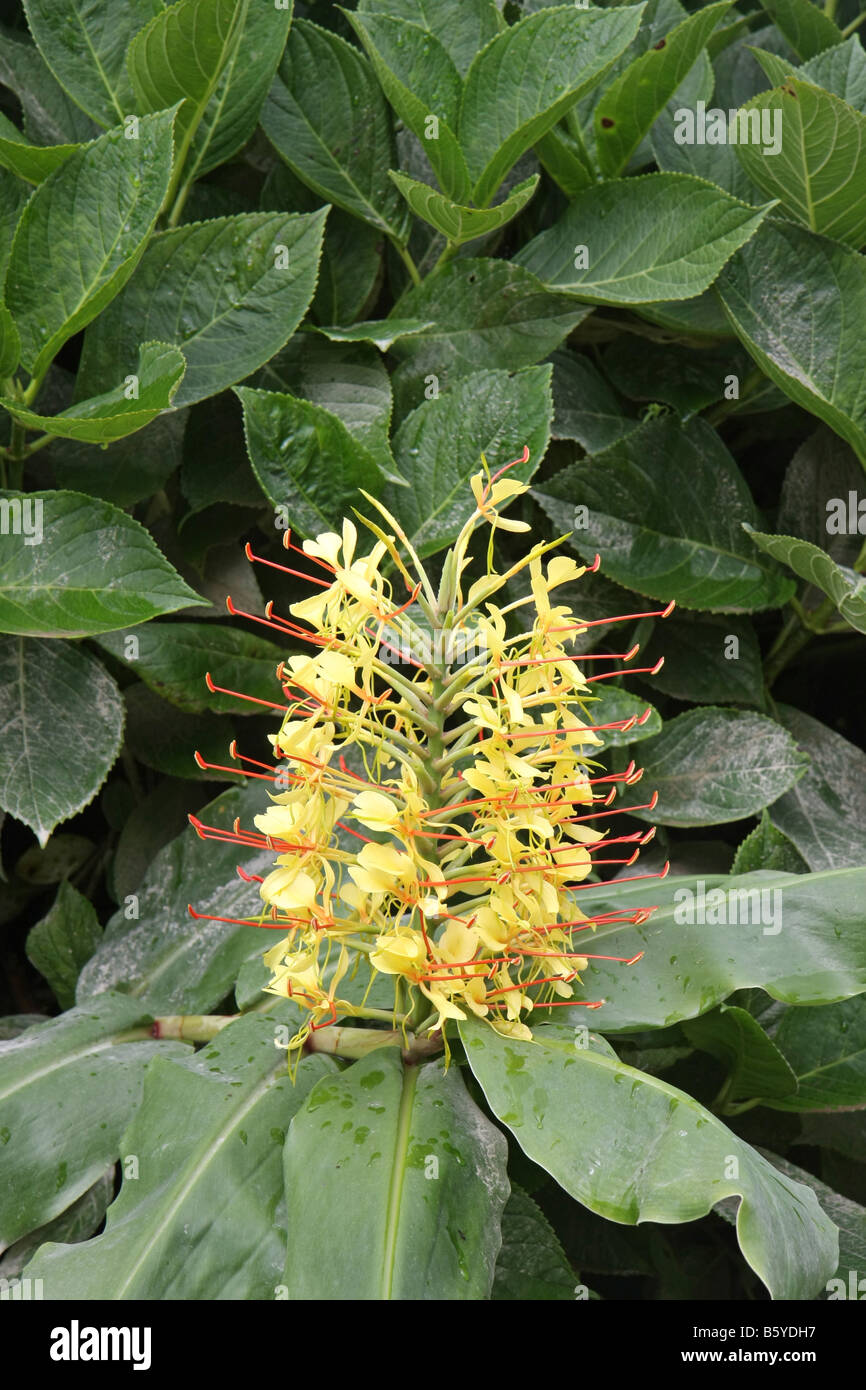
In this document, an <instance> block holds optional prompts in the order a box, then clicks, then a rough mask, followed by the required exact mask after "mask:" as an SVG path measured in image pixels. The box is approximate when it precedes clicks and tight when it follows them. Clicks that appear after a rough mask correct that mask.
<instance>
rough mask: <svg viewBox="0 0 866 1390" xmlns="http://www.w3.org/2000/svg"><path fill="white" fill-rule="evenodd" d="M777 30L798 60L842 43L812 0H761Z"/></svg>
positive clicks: (837, 33) (829, 20)
mask: <svg viewBox="0 0 866 1390" xmlns="http://www.w3.org/2000/svg"><path fill="white" fill-rule="evenodd" d="M761 4H762V5H763V7H764V9H765V10H766V11H767V14H768V15H769V16H770V18H771V19H772V20H773V23H774V24H775V25H776V27H777V29H779V31H780V32H781V33H782V34H784V35H785V38H786V39H787V40H788V42H789V44H790V45H791V47H792V48H793V50H794V52H795V53H796V54H797V56H798V57H800V58H814V57H815V55H816V54H818V53H823V51H824V49H825V48H833V47H835V45H836V44H838V43H841V42H842V34H841V31H840V30H839V28H838V27H837V26H836V25H835V24H834V23H833V21H832V19H830V18H829V16H827V15H826V14H825V13H824V11H823V10H822V9H821V7H820V6H819V5H815V4H813V3H812V0H761Z"/></svg>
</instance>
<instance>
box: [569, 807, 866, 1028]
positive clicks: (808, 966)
mask: <svg viewBox="0 0 866 1390" xmlns="http://www.w3.org/2000/svg"><path fill="white" fill-rule="evenodd" d="M631 799H632V798H630V800H631ZM864 891H866V869H836V870H831V871H829V872H826V873H817V874H802V873H798V874H790V873H785V872H781V871H779V870H773V871H772V872H771V873H766V872H764V873H757V874H745V875H740V876H730V877H725V876H723V875H720V874H707V875H705V876H703V877H701V878H697V879H695V878H687V877H683V876H676V877H674V878H671V879H667V880H666V881H665V882H663V883H661V882H651V881H649V880H646V881H641V882H634V883H628V882H623V883H617V882H616V881H613V882H611V883H607V884H602V885H599V886H597V887H592V888H587V889H585V890H583V889H582V890H581V891H580V897H579V902H578V905H579V907H580V908H581V909H582V910H583V911H584V912H585V913H587V914H588V915H589V916H590V917H594V916H597V915H600V914H606V913H608V912H615V913H616V914H617V915H618V916H620V917H625V916H630V915H633V914H634V913H635V912H637V911H638V910H639V909H641V908H644V909H646V908H650V907H653V908H654V909H655V910H654V911H653V913H652V916H651V917H650V918H649V921H647V922H646V923H644V924H643V925H642V926H632V925H628V924H626V925H622V924H617V923H614V924H612V925H605V924H603V923H602V924H601V925H599V926H598V928H597V930H596V932H595V933H594V934H593V945H595V943H596V942H599V943H602V942H603V944H600V945H599V947H598V949H599V950H600V951H603V952H606V953H610V954H614V955H621V956H625V957H626V958H631V957H632V956H634V955H635V954H636V952H638V951H641V950H643V951H644V952H645V955H644V958H643V959H642V960H640V961H638V963H637V964H636V965H633V966H623V965H617V964H608V963H607V962H605V961H599V960H592V961H590V965H589V969H588V971H587V972H586V973H585V975H584V983H583V987H582V988H583V989H584V990H586V993H587V995H588V997H590V998H592V999H601V998H603V999H604V1005H603V1007H602V1008H601V1009H599V1011H598V1014H597V1015H596V1020H595V1021H596V1022H597V1024H598V1026H599V1027H602V1028H603V1029H604V1031H605V1033H617V1032H622V1031H625V1032H633V1031H634V1030H636V1029H642V1028H663V1027H668V1026H669V1025H671V1024H673V1023H677V1022H679V1021H680V1020H682V1019H686V1018H694V1017H695V1016H696V1015H697V1014H700V1013H705V1012H706V1010H707V1009H711V1008H713V1007H714V1005H716V1004H721V1003H722V1002H723V1001H724V1000H725V999H727V997H728V996H729V995H730V994H732V993H733V991H734V990H737V989H746V988H749V987H757V988H760V989H763V990H766V992H767V993H768V994H770V995H772V997H773V998H774V999H781V1000H784V1002H785V1003H788V1004H799V1005H802V1004H828V1003H833V1002H835V1001H836V1000H838V999H845V998H848V997H850V996H852V995H856V994H861V993H863V992H864V990H866V933H864V924H863V909H862V895H863V892H864ZM584 1013H585V1010H582V1009H575V1011H574V1014H573V1015H572V1017H573V1018H574V1019H575V1022H577V1023H580V1022H582V1021H583V1018H582V1015H583V1014H584Z"/></svg>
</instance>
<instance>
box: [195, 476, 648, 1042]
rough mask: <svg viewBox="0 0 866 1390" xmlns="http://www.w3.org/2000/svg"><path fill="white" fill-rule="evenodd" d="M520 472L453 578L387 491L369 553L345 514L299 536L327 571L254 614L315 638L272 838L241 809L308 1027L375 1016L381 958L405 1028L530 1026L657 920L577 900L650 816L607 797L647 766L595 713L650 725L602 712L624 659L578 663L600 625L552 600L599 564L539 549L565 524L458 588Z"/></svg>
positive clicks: (283, 973) (476, 520) (496, 485)
mask: <svg viewBox="0 0 866 1390" xmlns="http://www.w3.org/2000/svg"><path fill="white" fill-rule="evenodd" d="M527 458H528V454H527V453H524V457H523V459H522V460H515V463H518V462H525V461H526V459H527ZM511 467H513V464H509V465H507V466H506V468H505V469H501V470H500V471H499V473H498V474H496V475H494V477H493V478H491V477H490V476H489V475H488V474H487V471H486V465H485V468H484V469H483V470H482V471H481V472H479V473H478V474H476V476H475V477H474V478H473V479H472V480H471V490H472V496H473V498H474V501H475V504H476V505H475V510H474V511H473V512H472V514H471V515H470V517H469V519H468V521H467V522H466V524H465V525H464V526H463V529H462V530H461V532H460V534H459V536H458V538H457V540H456V542H455V545H454V547H453V548H452V549H451V550H450V551H449V552H448V553H447V554H446V556H445V560H444V564H443V566H442V572H441V581H440V583H439V588H438V593H437V592H436V590H435V588H434V585H433V582H432V580H431V577H430V575H429V574H428V573H427V571H426V570H425V569H424V567H423V565H422V563H421V561H420V559H419V557H418V556H417V554H416V553H415V551H414V549H413V547H412V545H411V543H410V542H409V540H408V538H407V537H406V536H405V534H404V533H403V531H402V529H401V527H400V525H399V523H398V522H397V521H396V520H395V518H394V517H393V516H391V515H390V513H389V512H388V511H387V510H386V509H385V508H384V507H383V506H382V505H381V504H380V503H378V502H376V501H375V499H373V498H369V499H368V500H369V501H370V503H371V504H372V505H373V506H375V507H376V508H377V510H378V512H379V513H380V517H381V521H382V522H383V523H384V527H383V526H382V525H381V524H380V522H379V521H378V520H377V521H366V522H365V524H366V525H367V527H368V528H369V530H370V531H371V532H372V533H373V536H374V538H375V543H374V544H373V546H372V548H371V549H370V550H369V551H368V552H367V553H366V554H359V553H358V549H359V547H358V531H357V528H356V527H355V525H354V523H353V522H351V521H345V522H344V523H343V527H342V532H341V533H340V534H337V533H336V532H328V533H326V534H324V535H321V536H318V537H316V539H315V540H306V541H304V543H303V547H302V548H300V547H298V546H295V545H294V544H293V542H292V540H291V536H290V535H287V536H286V537H285V544H286V547H287V548H288V549H290V550H294V551H296V552H297V553H298V554H300V555H303V556H306V557H307V559H308V562H309V563H311V564H312V565H313V566H314V567H315V570H316V574H315V576H312V575H311V578H312V579H314V582H315V584H316V585H317V586H318V587H317V591H316V593H315V594H313V595H312V597H311V598H309V599H304V600H302V601H301V602H299V603H295V604H293V605H292V607H291V610H290V612H291V617H290V618H289V617H287V618H280V617H278V616H276V615H275V614H274V613H273V610H272V608H271V606H270V605H269V607H268V616H267V618H266V619H257V620H256V621H264V622H266V623H267V624H268V625H269V626H270V627H271V628H272V629H274V630H276V631H277V632H278V633H280V634H281V635H282V636H284V637H290V638H292V639H294V640H295V641H301V642H304V643H306V644H307V645H308V646H309V647H310V648H311V651H310V652H309V653H308V654H305V655H299V654H296V655H292V656H289V657H287V659H286V660H285V661H284V662H283V663H281V665H280V668H279V670H278V672H277V676H278V679H279V682H280V685H281V687H282V691H283V695H284V697H285V702H284V703H283V704H282V705H281V706H279V707H280V708H281V709H282V710H283V712H284V718H283V721H282V725H281V727H280V729H279V731H278V733H277V734H276V735H275V736H274V737H273V739H272V742H273V748H274V756H275V758H276V759H277V767H278V772H277V773H276V774H275V779H274V780H275V781H276V782H277V783H278V785H279V787H281V788H282V790H281V791H275V792H274V795H273V797H272V804H271V805H270V806H269V807H267V808H266V809H263V811H262V813H261V814H260V815H258V816H256V818H255V825H256V831H257V832H258V833H256V832H252V831H244V830H241V829H240V828H239V827H236V830H235V832H234V838H235V839H236V840H237V841H238V843H240V844H243V845H258V846H262V845H264V846H268V847H270V848H271V849H272V850H273V851H274V854H275V856H276V864H275V867H274V868H273V870H272V871H271V872H270V873H269V874H267V876H266V877H265V878H264V879H263V880H262V881H261V882H260V887H259V893H260V897H261V899H262V901H263V903H264V909H263V910H262V911H261V912H260V915H259V918H258V921H259V923H260V924H261V925H262V926H267V927H269V928H272V929H277V930H280V929H282V931H283V932H284V939H283V940H281V941H280V942H279V943H278V944H277V945H275V946H273V947H272V948H271V949H270V950H269V951H268V952H267V953H266V955H265V961H266V964H267V965H268V967H269V968H270V970H271V972H272V975H271V980H270V984H269V986H268V988H269V989H270V990H271V992H273V993H275V994H277V995H280V996H282V997H288V998H291V999H294V1000H295V1001H296V1002H297V1003H298V1004H300V1005H301V1006H302V1007H303V1008H304V1009H306V1010H307V1011H308V1015H309V1021H308V1022H307V1023H306V1024H305V1025H304V1026H303V1027H302V1028H301V1030H300V1032H299V1033H298V1035H297V1036H296V1038H295V1039H294V1040H293V1045H300V1044H302V1043H303V1042H304V1041H305V1040H306V1038H307V1037H308V1036H309V1034H310V1032H312V1031H315V1030H317V1029H319V1028H322V1027H324V1026H326V1025H327V1024H330V1023H333V1022H335V1021H336V1019H337V1017H339V1016H353V1015H354V1016H359V1017H362V1018H364V1017H366V1018H381V1017H382V1011H381V1010H372V1009H369V1008H367V1006H366V1004H365V1002H364V1000H365V994H364V982H365V981H366V982H367V984H368V985H369V983H370V981H371V980H372V978H375V976H377V975H378V976H381V977H384V978H386V979H388V980H389V981H391V982H392V985H393V989H394V1014H393V1019H394V1022H395V1026H396V1024H397V1023H399V1024H401V1025H402V1026H403V1027H404V1028H406V1027H411V1028H412V1029H413V1030H414V1031H415V1032H416V1033H417V1032H419V1031H420V1032H427V1033H430V1034H436V1033H438V1032H439V1031H444V1029H445V1028H446V1026H447V1024H448V1022H449V1020H459V1019H465V1018H467V1017H468V1016H469V1015H474V1016H476V1017H479V1018H483V1019H485V1020H486V1021H487V1022H488V1023H489V1024H490V1026H491V1027H492V1028H494V1029H496V1030H497V1031H499V1032H500V1033H504V1034H507V1035H508V1036H511V1037H517V1038H524V1039H525V1038H530V1037H531V1036H532V1034H531V1029H530V1026H529V1020H531V1019H535V1018H537V1017H545V1016H547V1015H546V1012H545V1011H547V1010H549V1009H553V1008H559V1007H571V1008H574V1007H575V1006H577V1005H583V1006H584V1007H587V1008H596V1007H598V1006H599V1004H600V1003H601V1002H603V1001H599V1000H587V999H584V998H582V997H581V972H583V971H584V970H585V969H586V968H587V962H588V960H589V959H591V958H592V953H590V952H587V951H586V950H585V949H583V946H582V943H583V941H584V940H585V939H586V938H585V937H580V938H579V939H580V941H581V948H580V949H578V947H577V945H576V941H575V938H576V937H577V936H578V934H579V933H586V932H591V931H593V930H594V929H595V927H596V926H597V925H598V923H599V922H604V923H605V924H609V923H611V922H618V923H619V922H622V923H625V922H637V921H642V920H644V919H645V917H646V916H647V915H648V911H647V909H643V910H642V911H640V912H638V913H633V914H631V915H628V914H625V913H607V914H604V915H603V916H601V917H591V916H588V915H586V914H585V913H584V912H582V911H581V909H580V907H579V905H578V903H579V887H580V885H581V884H582V883H585V882H586V880H587V879H588V878H589V876H590V874H592V873H593V872H594V869H595V866H596V864H598V863H605V864H631V863H632V862H633V861H634V859H635V858H636V857H637V854H638V852H639V849H640V846H641V845H642V844H643V843H645V842H646V841H647V840H648V839H649V838H651V836H652V834H653V832H652V830H649V831H646V832H635V833H633V834H628V835H620V836H611V834H610V829H609V827H610V825H611V823H612V820H611V818H612V817H614V816H615V815H618V814H621V813H623V812H626V811H628V810H630V809H633V808H632V807H631V806H630V805H628V804H626V805H622V806H620V807H616V808H614V809H610V802H611V801H612V800H613V798H614V796H615V795H616V794H617V793H622V792H623V791H625V790H626V789H627V788H629V787H630V786H632V785H633V784H634V783H635V782H636V781H637V780H638V778H639V776H640V773H639V772H638V771H636V769H635V768H634V764H631V765H630V766H629V767H628V768H627V769H626V770H625V771H624V772H621V773H609V774H606V775H605V774H604V772H603V770H602V769H600V768H599V765H598V763H597V762H596V761H595V760H594V758H593V754H594V753H595V751H596V750H597V749H598V747H599V745H600V743H601V742H602V741H601V740H600V739H599V737H598V733H599V731H600V730H604V729H613V728H615V729H627V728H629V727H631V726H632V725H633V724H634V723H635V722H636V720H635V719H634V718H632V719H627V720H619V721H616V722H615V723H613V724H606V725H604V724H597V723H595V722H594V720H593V707H594V702H595V699H596V697H595V695H594V684H593V683H594V682H595V681H597V680H599V679H600V678H604V676H605V675H608V674H611V675H616V674H618V673H619V668H615V669H614V670H612V671H611V672H603V673H599V672H598V668H597V666H596V665H595V664H593V667H592V672H593V673H592V675H589V676H587V675H584V673H583V670H582V669H581V662H580V660H579V659H577V658H576V657H575V655H574V651H573V648H574V642H575V639H576V638H577V637H578V635H579V634H581V633H583V632H585V631H586V629H587V627H589V626H591V624H590V623H588V622H582V621H581V619H580V618H579V616H576V615H575V613H574V612H573V611H572V609H571V607H569V606H568V605H566V604H564V603H560V602H558V601H557V599H556V598H552V597H551V595H552V594H553V592H554V590H556V589H558V588H560V587H561V586H562V585H563V584H566V583H568V584H571V583H573V582H574V581H576V580H579V579H580V577H581V576H582V575H583V574H584V573H585V572H586V566H581V565H579V564H578V563H577V561H575V560H574V559H573V558H572V557H570V556H567V555H561V554H559V555H553V556H552V557H551V558H549V559H545V557H546V555H547V552H549V551H550V550H552V549H555V547H556V546H557V545H559V544H560V543H561V542H560V541H555V542H552V543H550V542H543V543H539V544H536V545H534V546H533V547H532V548H531V549H530V550H529V551H528V553H527V554H526V555H524V557H523V558H522V559H521V560H519V561H518V562H517V563H516V564H512V565H511V566H510V568H509V569H508V570H507V571H505V572H504V573H500V572H498V571H497V570H496V569H495V567H494V564H493V557H492V548H491V546H489V545H488V550H487V572H486V574H484V575H483V576H482V577H481V578H480V579H476V580H475V581H474V582H473V583H472V584H471V585H470V587H469V589H468V592H467V593H466V594H465V595H464V592H463V585H462V581H463V575H464V572H465V570H466V568H467V566H468V565H469V564H470V556H469V553H468V547H469V544H470V542H471V539H472V536H473V534H474V532H475V531H476V529H477V528H478V527H479V526H486V527H489V528H490V532H489V535H490V538H491V540H492V535H493V531H494V530H495V529H497V528H498V529H503V530H510V531H512V532H517V531H523V530H527V529H528V527H527V526H526V524H525V523H524V522H515V521H510V520H503V518H502V517H501V516H500V513H499V507H500V506H502V505H507V504H508V503H509V502H511V501H512V500H514V498H516V497H518V496H520V495H521V494H522V493H524V492H526V490H527V489H526V485H525V484H522V483H519V482H515V481H513V480H512V479H509V478H503V477H502V474H503V473H505V472H507V470H508V469H509V468H511ZM365 495H366V494H365ZM362 520H363V518H362ZM247 553H248V555H249V558H251V559H256V558H257V557H255V556H254V555H253V554H252V552H251V551H250V550H249V547H248V548H247ZM386 560H387V562H388V564H389V566H390V575H393V581H392V578H391V577H389V574H386V573H385V572H384V565H385V562H386ZM267 563H272V562H267ZM597 567H598V557H596V561H595V563H594V565H593V566H591V567H590V568H591V569H596V568H597ZM525 568H528V570H529V581H530V585H529V587H530V592H529V594H528V595H527V596H526V597H525V598H523V599H519V600H517V601H516V602H512V603H509V604H508V605H506V607H504V608H502V607H499V606H497V604H496V603H495V602H494V595H495V594H497V593H498V592H500V591H501V590H502V588H503V586H504V585H505V583H506V582H507V580H509V579H510V578H512V577H513V576H514V575H515V574H517V573H518V572H519V571H520V570H522V569H525ZM291 572H292V573H297V571H296V570H292V571H291ZM394 583H402V585H403V586H404V588H405V594H401V595H399V596H398V595H395V593H394V591H393V585H394ZM557 598H558V596H557ZM672 607H673V605H672V604H671V605H669V606H668V607H667V608H666V609H664V610H662V611H661V612H660V613H658V614H653V615H652V616H660V617H665V616H667V614H668V613H669V612H670V611H671V609H672ZM230 609H231V611H237V610H235V609H234V608H232V607H231V605H230ZM245 616H248V617H252V616H253V615H245ZM642 616H645V615H643V614H630V615H628V617H629V618H638V617H642ZM646 616H649V615H646ZM509 619H510V621H509ZM605 621H606V622H611V621H613V622H616V621H617V620H616V619H614V620H610V619H606V620H605ZM510 628H513V629H514V631H513V633H511V632H510ZM636 650H637V648H634V649H633V650H632V651H630V652H627V653H616V654H613V656H612V657H611V659H617V658H618V659H620V660H624V659H631V658H632V657H633V656H634V655H635V652H636ZM591 659H592V661H593V663H595V662H597V661H598V660H603V659H604V658H603V657H599V656H598V655H597V654H595V653H593V656H592V658H591ZM213 688H218V687H213ZM274 703H275V704H276V701H275V702H274ZM233 756H237V755H236V754H234V752H233ZM199 761H201V760H199ZM242 761H249V762H253V761H255V760H252V759H246V760H242ZM259 766H263V765H262V764H259ZM248 775H251V776H257V777H262V773H261V772H257V773H250V772H248ZM652 804H654V802H649V803H644V805H652ZM598 807H603V808H604V809H597V808H598ZM638 809H642V808H638ZM193 824H194V825H195V827H196V829H197V830H198V832H199V834H201V835H203V836H209V835H212V836H213V837H214V838H220V839H224V838H226V837H227V833H226V832H224V831H217V830H214V829H212V828H211V827H208V826H204V825H202V824H201V822H199V821H198V820H196V819H195V818H193ZM229 838H231V837H229ZM611 850H612V851H613V855H612V856H611V857H605V858H604V859H601V860H599V859H598V858H597V856H598V855H599V853H600V852H605V853H608V852H609V851H611ZM617 851H619V853H617ZM239 872H241V874H242V876H243V877H245V878H248V877H249V876H248V875H246V874H245V873H244V872H243V871H242V870H239ZM664 872H666V868H665V870H663V871H662V875H661V876H663V875H664ZM655 876H656V875H645V877H655ZM638 877H640V875H638ZM650 910H651V909H650ZM195 915H198V914H195ZM220 920H225V919H220ZM246 920H254V914H253V913H252V912H251V917H250V919H246ZM605 958H606V959H611V957H605ZM616 959H620V958H616ZM636 959H638V957H635V958H634V960H636ZM625 963H627V964H632V963H633V960H632V961H627V962H625ZM359 966H360V984H358V983H357V981H358V979H359V970H358V967H359ZM350 984H351V986H352V987H351V988H350ZM341 989H342V992H343V993H344V994H345V995H346V996H351V997H345V998H343V997H341Z"/></svg>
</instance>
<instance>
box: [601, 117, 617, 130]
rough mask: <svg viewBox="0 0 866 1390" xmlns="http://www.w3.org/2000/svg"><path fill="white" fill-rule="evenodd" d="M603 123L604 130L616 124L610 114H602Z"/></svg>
mask: <svg viewBox="0 0 866 1390" xmlns="http://www.w3.org/2000/svg"><path fill="white" fill-rule="evenodd" d="M601 124H602V128H603V129H604V130H610V128H611V126H612V125H613V124H614V122H613V121H612V120H611V119H610V116H602V118H601Z"/></svg>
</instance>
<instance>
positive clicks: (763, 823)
mask: <svg viewBox="0 0 866 1390" xmlns="http://www.w3.org/2000/svg"><path fill="white" fill-rule="evenodd" d="M810 776H811V769H810V770H809V771H808V772H807V773H806V778H808V777H810ZM801 780H805V778H804V779H801ZM784 799H785V798H784V797H782V800H783V801H784ZM756 869H778V870H779V871H780V872H781V873H786V874H805V873H808V872H809V866H808V864H807V863H806V861H805V859H803V857H802V856H801V855H800V854H799V853H798V851H797V850H796V849H795V848H794V845H793V843H792V841H791V840H789V839H788V837H787V835H783V834H782V832H781V830H777V829H776V827H775V826H774V824H773V822H772V821H771V820H770V816H769V812H768V811H767V810H766V809H765V810H763V811H762V812H761V819H760V822H759V824H758V825H757V826H756V827H755V829H754V830H753V831H751V832H750V834H748V835H747V836H746V838H745V840H743V842H742V844H741V845H740V846H739V847H738V849H737V852H736V854H735V855H734V862H733V864H732V865H731V873H732V874H749V873H753V872H754V871H755V870H756Z"/></svg>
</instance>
